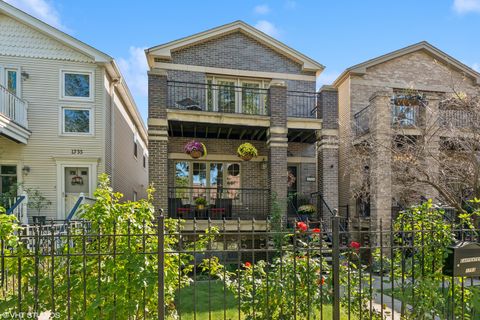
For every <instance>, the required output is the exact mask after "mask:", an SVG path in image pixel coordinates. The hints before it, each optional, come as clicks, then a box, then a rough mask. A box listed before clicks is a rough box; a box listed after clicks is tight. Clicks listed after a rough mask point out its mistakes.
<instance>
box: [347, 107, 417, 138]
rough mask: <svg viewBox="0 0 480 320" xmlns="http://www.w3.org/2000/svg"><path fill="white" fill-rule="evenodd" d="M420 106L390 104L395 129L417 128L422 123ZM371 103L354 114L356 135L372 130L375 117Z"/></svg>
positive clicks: (392, 124)
mask: <svg viewBox="0 0 480 320" xmlns="http://www.w3.org/2000/svg"><path fill="white" fill-rule="evenodd" d="M420 110H421V109H420V106H418V105H414V106H403V105H395V104H392V105H391V106H390V116H391V127H392V128H393V129H415V128H418V127H420V126H421V125H422V118H421V116H420V114H421V113H420ZM372 112H374V111H373V110H372V107H371V106H370V105H368V106H366V107H365V108H363V109H361V110H360V111H358V112H357V113H355V114H354V116H353V128H352V129H353V132H354V134H355V137H360V136H363V135H365V134H367V133H369V132H370V131H371V129H372V128H371V120H372V117H373V114H372Z"/></svg>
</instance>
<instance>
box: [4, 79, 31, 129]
mask: <svg viewBox="0 0 480 320" xmlns="http://www.w3.org/2000/svg"><path fill="white" fill-rule="evenodd" d="M27 109H28V104H27V101H25V100H23V99H20V98H19V97H17V96H16V95H15V94H13V93H12V92H10V91H8V90H7V88H5V87H3V86H2V85H0V113H1V114H3V115H4V116H6V117H7V118H9V119H10V120H13V121H14V122H16V123H17V124H19V125H21V126H23V127H25V128H27V127H28V123H27Z"/></svg>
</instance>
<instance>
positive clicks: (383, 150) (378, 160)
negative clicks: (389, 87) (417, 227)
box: [370, 91, 392, 228]
mask: <svg viewBox="0 0 480 320" xmlns="http://www.w3.org/2000/svg"><path fill="white" fill-rule="evenodd" d="M391 96H392V93H391V92H387V91H385V92H383V91H382V92H377V93H375V94H374V95H373V96H372V97H371V98H370V108H372V110H371V112H370V114H371V115H372V119H371V121H370V124H371V126H370V128H371V129H370V132H371V134H372V139H373V141H374V143H373V145H372V152H371V166H370V177H371V180H370V181H371V184H370V194H371V197H370V210H371V211H370V216H371V219H372V225H373V226H376V225H377V223H378V222H379V220H380V219H382V221H383V228H389V226H390V222H391V221H390V220H391V212H392V168H391V160H392V152H391V151H390V144H391V142H392V115H391V107H390V105H391V102H390V98H391Z"/></svg>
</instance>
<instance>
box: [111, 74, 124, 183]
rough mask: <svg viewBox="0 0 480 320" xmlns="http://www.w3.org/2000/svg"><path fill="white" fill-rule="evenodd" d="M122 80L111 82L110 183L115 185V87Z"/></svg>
mask: <svg viewBox="0 0 480 320" xmlns="http://www.w3.org/2000/svg"><path fill="white" fill-rule="evenodd" d="M121 82H122V78H121V77H119V78H115V79H112V81H111V82H110V88H109V89H110V145H111V148H110V170H111V173H110V183H111V186H112V187H113V186H114V179H115V175H114V174H113V173H114V172H115V169H114V168H115V88H116V87H117V86H118V85H119V84H120V83H121Z"/></svg>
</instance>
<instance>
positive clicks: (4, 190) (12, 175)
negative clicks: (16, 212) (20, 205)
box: [0, 165, 17, 209]
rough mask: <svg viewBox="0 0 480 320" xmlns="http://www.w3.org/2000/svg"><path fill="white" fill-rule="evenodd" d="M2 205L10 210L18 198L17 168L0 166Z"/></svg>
mask: <svg viewBox="0 0 480 320" xmlns="http://www.w3.org/2000/svg"><path fill="white" fill-rule="evenodd" d="M0 179H1V181H0V205H2V206H3V207H4V208H6V209H8V208H10V206H11V205H12V202H13V200H14V198H15V197H16V196H17V166H15V165H0Z"/></svg>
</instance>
